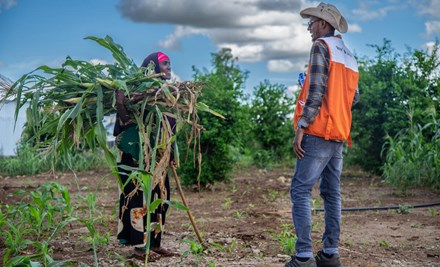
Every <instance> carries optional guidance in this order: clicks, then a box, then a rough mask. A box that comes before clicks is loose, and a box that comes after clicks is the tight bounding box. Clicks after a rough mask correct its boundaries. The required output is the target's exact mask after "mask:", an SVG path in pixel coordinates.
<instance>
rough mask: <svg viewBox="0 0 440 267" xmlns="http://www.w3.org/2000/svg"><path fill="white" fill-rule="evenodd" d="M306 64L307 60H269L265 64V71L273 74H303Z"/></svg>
mask: <svg viewBox="0 0 440 267" xmlns="http://www.w3.org/2000/svg"><path fill="white" fill-rule="evenodd" d="M306 64H307V60H298V61H292V60H284V59H280V60H269V61H268V62H267V69H268V70H269V71H273V72H294V71H297V72H303V71H304V70H305V66H306Z"/></svg>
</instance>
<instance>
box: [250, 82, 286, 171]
mask: <svg viewBox="0 0 440 267" xmlns="http://www.w3.org/2000/svg"><path fill="white" fill-rule="evenodd" d="M286 91H287V88H286V86H284V85H281V84H271V83H269V81H268V80H265V81H264V82H261V83H260V84H259V85H258V86H256V87H255V88H254V93H253V99H252V104H251V108H250V114H251V122H252V125H251V129H252V134H253V135H252V136H253V143H254V157H253V158H254V160H255V163H256V164H257V165H258V166H260V167H266V166H267V165H269V164H270V163H271V162H279V161H280V160H281V159H283V158H286V157H289V156H291V155H292V154H293V152H292V146H291V144H292V143H293V137H294V131H293V124H292V120H291V119H290V118H289V117H288V116H289V115H292V110H293V99H292V98H291V97H289V96H287V94H286Z"/></svg>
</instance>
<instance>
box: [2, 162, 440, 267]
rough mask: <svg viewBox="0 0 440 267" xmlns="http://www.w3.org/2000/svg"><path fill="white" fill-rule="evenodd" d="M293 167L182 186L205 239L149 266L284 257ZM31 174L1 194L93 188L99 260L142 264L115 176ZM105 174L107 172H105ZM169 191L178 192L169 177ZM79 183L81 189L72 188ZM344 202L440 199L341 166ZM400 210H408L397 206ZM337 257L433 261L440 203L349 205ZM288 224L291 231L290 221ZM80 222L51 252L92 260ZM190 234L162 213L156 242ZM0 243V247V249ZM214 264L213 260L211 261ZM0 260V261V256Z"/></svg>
mask: <svg viewBox="0 0 440 267" xmlns="http://www.w3.org/2000/svg"><path fill="white" fill-rule="evenodd" d="M292 173H293V169H291V168H290V167H289V168H287V167H284V168H276V169H272V170H269V171H264V170H259V169H256V168H248V169H241V170H237V171H236V172H235V174H234V178H233V179H232V180H231V181H230V182H229V183H221V184H217V185H214V186H210V187H208V188H204V189H203V190H202V191H201V192H198V191H197V190H194V189H191V188H186V189H185V190H184V191H185V196H186V198H187V202H188V205H189V207H190V210H191V212H192V214H193V215H194V217H195V218H196V224H197V226H198V228H199V230H200V231H201V232H202V235H203V239H204V240H205V241H206V242H215V243H217V244H220V245H221V246H222V247H221V248H218V247H215V246H209V247H208V249H207V250H205V252H204V253H203V254H201V255H199V256H198V257H195V256H194V255H193V254H191V253H189V255H188V256H187V257H183V256H182V257H173V258H161V259H160V260H159V261H157V262H153V263H150V264H149V265H150V266H196V265H197V264H198V266H269V267H270V266H274V267H275V266H280V267H281V266H284V263H285V262H286V261H288V260H289V259H290V256H289V255H285V254H284V253H283V250H282V247H281V245H280V243H279V241H278V240H277V239H276V237H277V235H279V234H281V232H282V231H283V229H286V228H283V227H285V225H286V224H292V219H291V213H290V196H289V186H290V180H291V176H292ZM76 175H77V178H78V183H79V186H78V184H77V183H76V182H75V178H74V175H73V174H72V173H64V174H58V176H54V175H51V174H46V175H38V176H36V177H1V176H0V201H1V202H3V203H8V204H13V203H14V201H16V200H17V196H15V195H13V194H12V193H13V192H14V191H16V190H19V189H27V190H33V189H35V188H36V187H38V186H39V185H40V184H42V183H44V182H46V181H56V182H58V183H61V184H63V185H67V186H69V189H70V193H71V195H72V198H73V199H74V201H78V197H77V196H78V194H81V195H85V194H87V193H88V192H96V194H97V199H98V200H97V204H96V207H97V210H98V212H100V213H102V214H101V215H99V214H96V215H95V216H101V217H102V218H103V223H99V224H98V225H97V226H98V230H99V232H100V234H101V235H103V236H104V235H107V236H109V243H108V244H107V245H101V246H99V249H98V258H99V266H124V264H123V263H122V262H121V260H119V259H118V258H117V257H116V256H115V255H116V254H115V253H118V254H120V255H121V256H123V257H125V258H127V259H128V264H131V265H130V266H136V264H138V265H139V266H143V263H142V261H139V260H136V259H129V258H130V256H131V251H132V250H131V248H130V247H126V246H123V245H120V244H118V242H117V240H116V237H115V236H116V229H117V223H116V216H117V214H116V207H117V203H116V199H117V192H118V189H117V183H116V180H115V178H114V177H112V176H111V175H109V174H108V172H106V171H105V170H103V171H102V172H96V171H91V172H82V173H77V174H76ZM104 177H106V178H104ZM171 184H172V195H171V197H172V198H175V199H179V200H180V197H179V195H178V192H177V189H176V187H175V183H174V181H173V182H172V183H171ZM79 188H80V189H81V191H79ZM341 189H342V195H343V207H344V208H349V207H378V206H396V205H397V206H402V205H417V204H423V203H432V202H439V201H440V194H439V193H440V192H435V191H429V190H426V189H416V190H412V191H410V192H409V194H408V195H403V194H400V193H399V192H398V191H396V190H393V189H392V188H391V187H389V186H387V185H385V184H383V183H382V182H381V180H380V179H379V178H378V177H374V176H369V175H366V174H365V173H361V172H358V171H355V170H345V171H344V173H343V176H342V178H341ZM313 199H314V202H313V203H314V205H315V206H316V207H317V208H319V207H322V201H320V197H319V190H318V188H317V187H315V188H314V190H313ZM397 211H407V212H397ZM342 216H343V218H342V233H341V244H340V257H341V261H342V263H343V264H344V266H348V267H350V266H362V267H376V266H377V267H379V266H381V267H382V266H440V206H434V207H431V208H413V209H404V210H380V211H354V212H353V211H352V212H343V213H342ZM313 225H314V226H313V230H312V237H313V240H314V250H315V252H316V251H318V250H319V249H320V248H321V241H320V237H321V235H322V232H323V228H324V224H323V213H322V212H316V213H314V215H313ZM289 229H290V231H292V232H294V229H293V226H291V227H290V228H289ZM87 232H88V231H87V229H86V228H85V227H84V226H83V225H81V224H76V223H72V224H71V225H69V226H68V227H67V228H65V229H64V231H63V232H62V233H60V234H59V235H58V237H57V238H56V239H55V240H54V241H53V242H52V243H51V248H52V249H53V257H54V258H55V259H57V260H73V261H76V262H82V263H86V264H88V265H90V266H93V251H92V250H91V249H90V245H89V244H88V243H87V241H85V239H84V237H85V236H86V234H87ZM182 240H192V241H195V240H197V239H196V237H195V236H194V234H193V231H192V228H191V224H190V220H189V218H188V216H187V213H186V212H184V211H180V210H177V209H174V208H173V209H171V210H170V212H169V215H168V217H167V224H166V226H165V233H164V236H163V238H162V242H163V245H164V246H165V247H167V248H172V249H175V250H177V251H179V253H180V254H185V252H188V251H189V245H188V243H185V242H182ZM2 246H4V245H3V242H0V250H2V249H3V247H2ZM214 264H215V265H214ZM0 265H1V262H0Z"/></svg>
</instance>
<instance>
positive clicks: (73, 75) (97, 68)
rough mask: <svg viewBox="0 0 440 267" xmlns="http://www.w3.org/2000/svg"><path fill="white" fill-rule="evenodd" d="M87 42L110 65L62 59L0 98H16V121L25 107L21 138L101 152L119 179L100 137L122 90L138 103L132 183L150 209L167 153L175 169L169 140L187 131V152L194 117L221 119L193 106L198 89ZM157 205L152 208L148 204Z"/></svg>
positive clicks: (47, 147)
mask: <svg viewBox="0 0 440 267" xmlns="http://www.w3.org/2000/svg"><path fill="white" fill-rule="evenodd" d="M85 39H89V40H92V41H95V42H96V43H98V44H99V45H101V46H103V47H104V48H106V49H108V50H109V51H110V52H111V53H112V55H113V58H114V60H115V63H113V64H98V65H94V64H91V63H90V62H87V61H83V60H74V59H72V58H70V57H67V58H66V60H65V62H64V63H63V64H62V66H61V67H59V68H51V67H48V66H40V67H38V68H37V69H36V70H34V71H32V72H30V73H28V74H26V75H24V76H22V77H21V78H20V79H18V80H17V81H16V82H15V83H14V84H13V85H12V86H11V87H10V88H9V89H8V90H7V91H6V93H5V94H4V96H3V98H2V100H3V101H4V100H6V99H10V98H15V99H16V102H17V108H16V112H15V115H16V117H17V114H18V111H19V110H20V109H21V108H22V107H23V106H24V105H26V104H28V108H27V110H26V115H27V124H26V127H25V129H24V133H25V134H26V135H27V139H28V142H30V143H32V144H34V145H35V146H36V147H38V149H39V151H40V152H41V154H42V155H47V154H52V155H56V156H58V157H61V156H62V157H65V158H66V159H69V157H70V156H71V155H72V153H78V151H81V150H86V149H87V150H92V151H97V152H98V151H103V152H104V154H105V159H106V162H107V164H108V165H109V166H110V168H111V169H112V171H113V173H115V174H116V176H117V177H119V176H118V173H117V167H116V161H117V155H115V154H114V153H113V152H112V151H113V150H112V149H111V148H110V147H109V145H108V142H107V140H106V129H105V127H104V124H103V119H104V116H106V115H111V114H114V113H116V108H115V106H116V99H115V90H121V91H123V92H124V93H125V95H126V97H127V98H128V99H140V100H139V101H130V104H129V110H130V114H131V118H130V119H131V121H133V122H134V123H135V124H136V125H137V130H138V134H139V140H140V141H139V144H140V145H139V147H140V149H139V150H140V152H139V160H138V163H139V167H138V168H137V169H136V170H137V172H135V173H138V174H139V173H140V175H138V176H137V177H136V175H134V176H133V177H131V179H137V180H138V181H139V184H140V185H142V189H144V193H145V195H146V200H147V201H148V203H147V205H150V203H149V200H150V196H151V195H150V194H151V189H152V188H154V187H155V186H156V185H157V184H160V185H162V184H163V179H164V177H165V176H166V173H167V171H168V169H169V167H170V164H171V162H170V158H171V153H174V159H175V161H176V163H177V165H178V164H179V149H178V147H177V143H176V142H174V141H175V139H176V136H177V133H178V132H179V131H180V130H181V129H183V128H185V129H190V130H189V131H187V132H186V134H185V135H181V136H185V137H186V138H187V144H188V145H190V144H193V145H194V147H193V148H194V149H198V146H197V145H196V144H197V141H198V138H199V136H200V133H201V130H202V126H201V125H200V124H199V118H198V112H199V111H207V112H211V113H212V114H214V115H217V116H221V115H220V114H217V113H215V112H214V111H212V110H210V109H209V107H207V106H206V105H204V104H203V103H201V102H199V101H198V97H199V96H200V95H201V91H202V88H203V84H201V83H194V82H174V83H168V82H166V81H165V80H162V79H160V74H156V73H154V66H153V64H150V65H149V66H148V67H147V68H142V67H141V68H140V67H137V66H136V64H134V62H133V60H132V59H129V58H128V57H127V55H126V54H125V52H124V50H123V48H122V47H121V46H120V45H118V44H116V43H114V42H113V40H112V38H111V37H109V36H106V37H105V38H97V37H93V36H90V37H86V38H85ZM170 117H171V118H173V119H174V120H175V121H176V125H175V127H176V130H175V131H173V130H172V129H171V127H170V124H169V118H170ZM185 125H187V127H184V126H185ZM172 144H174V145H173V147H172ZM98 149H99V150H98ZM195 154H196V155H199V156H198V158H197V159H196V160H197V161H198V162H199V164H200V161H201V154H200V151H198V152H197V153H195ZM118 181H119V185H120V187H121V188H122V187H123V184H122V183H121V181H120V179H118ZM161 187H162V186H161ZM162 202H163V201H162ZM158 204H160V203H151V205H153V207H154V206H156V207H157V205H158ZM150 212H151V211H150ZM148 215H149V214H148ZM148 217H149V216H148ZM148 226H149V225H148V224H147V227H148Z"/></svg>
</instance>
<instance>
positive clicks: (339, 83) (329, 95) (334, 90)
mask: <svg viewBox="0 0 440 267" xmlns="http://www.w3.org/2000/svg"><path fill="white" fill-rule="evenodd" d="M320 39H321V40H323V41H324V42H325V44H326V45H327V47H328V50H329V54H330V65H329V76H328V81H327V92H326V94H325V96H324V98H323V101H322V105H321V108H320V110H319V112H318V115H317V116H316V118H315V120H314V121H313V122H312V123H311V124H310V125H309V126H308V127H307V128H305V129H304V133H307V134H310V135H315V136H320V137H323V138H324V139H325V140H338V141H346V140H348V139H350V128H351V106H352V103H353V98H354V94H355V92H356V89H357V84H358V80H359V72H358V66H357V62H356V59H355V58H354V56H353V54H352V53H351V52H350V50H349V49H348V48H347V47H346V46H345V44H344V42H343V41H342V39H341V38H340V36H332V37H326V38H320ZM308 73H310V62H309V68H308ZM309 85H310V75H307V76H306V80H305V82H304V85H303V87H302V88H301V92H300V94H299V97H298V101H297V103H296V108H295V115H294V117H293V121H294V127H295V130H297V128H298V121H299V119H300V117H301V115H302V111H303V108H304V105H305V103H306V101H307V96H308V93H309ZM350 141H351V140H349V145H351V142H350Z"/></svg>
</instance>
